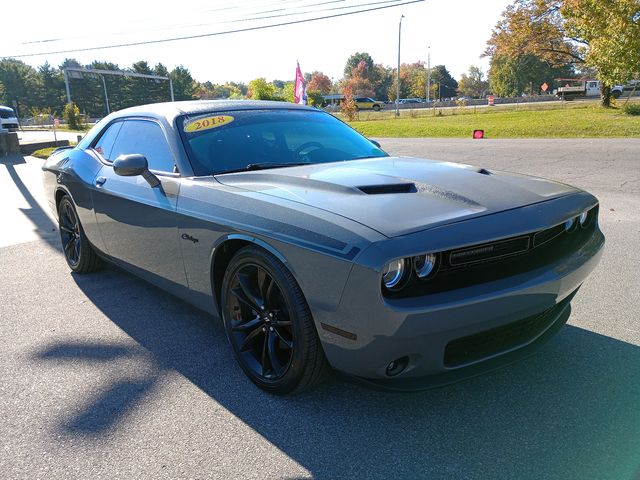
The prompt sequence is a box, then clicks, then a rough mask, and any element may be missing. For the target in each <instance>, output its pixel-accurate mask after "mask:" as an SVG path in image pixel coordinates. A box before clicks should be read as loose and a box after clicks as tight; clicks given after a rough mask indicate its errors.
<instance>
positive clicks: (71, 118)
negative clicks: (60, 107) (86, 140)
mask: <svg viewBox="0 0 640 480" xmlns="http://www.w3.org/2000/svg"><path fill="white" fill-rule="evenodd" d="M62 117H63V118H64V119H65V121H66V122H67V125H69V128H70V129H71V130H84V128H85V127H86V125H85V124H84V121H83V118H82V115H80V109H79V108H78V106H77V105H76V104H75V103H73V102H71V103H67V104H66V105H65V107H64V112H63V113H62Z"/></svg>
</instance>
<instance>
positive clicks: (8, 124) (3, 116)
mask: <svg viewBox="0 0 640 480" xmlns="http://www.w3.org/2000/svg"><path fill="white" fill-rule="evenodd" d="M0 128H5V129H7V130H9V131H10V132H15V131H16V130H18V128H20V125H19V124H18V117H17V116H16V112H14V111H13V108H11V107H4V106H2V105H0Z"/></svg>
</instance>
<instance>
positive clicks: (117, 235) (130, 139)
mask: <svg viewBox="0 0 640 480" xmlns="http://www.w3.org/2000/svg"><path fill="white" fill-rule="evenodd" d="M115 130H117V133H116V137H115V138H113V139H112V145H111V144H109V142H106V145H105V146H103V147H102V148H101V149H100V150H98V153H99V154H101V155H102V157H103V159H104V160H105V164H104V165H103V167H102V169H101V170H100V172H99V173H98V175H97V177H96V180H95V182H96V189H95V192H94V202H93V203H94V208H95V214H96V221H97V223H98V226H99V229H100V232H101V234H102V238H103V240H104V245H105V248H106V250H107V253H108V254H109V255H111V256H112V257H114V258H116V259H118V260H121V261H122V262H125V263H126V264H127V265H128V266H131V267H134V269H135V270H136V273H139V274H143V276H144V272H146V273H148V274H151V275H146V277H147V278H148V279H150V280H151V281H154V283H158V284H165V283H166V281H168V282H170V283H171V284H178V285H182V286H186V275H185V273H184V265H183V260H182V254H181V253H180V245H179V240H178V227H177V219H176V203H177V199H178V192H179V188H180V178H179V174H178V173H177V172H176V166H175V159H174V158H173V154H172V153H171V149H170V148H169V145H168V143H167V139H166V137H165V133H164V130H163V128H162V127H161V125H160V124H159V123H156V122H155V121H152V120H148V119H140V118H136V119H127V120H124V121H122V125H121V127H120V128H119V130H118V129H117V128H116V129H115ZM107 150H108V151H107ZM134 153H138V154H142V155H144V156H145V157H146V158H147V162H148V164H149V170H151V172H152V173H154V174H155V175H156V177H157V178H158V179H159V180H160V186H158V187H155V188H153V187H151V186H150V185H149V183H148V182H147V181H146V180H145V179H144V178H143V177H142V176H133V177H123V176H120V175H116V173H115V172H114V170H113V166H112V165H111V164H112V162H113V160H115V159H116V158H118V157H119V156H120V155H125V154H134ZM140 270H142V271H140ZM165 286H166V285H165Z"/></svg>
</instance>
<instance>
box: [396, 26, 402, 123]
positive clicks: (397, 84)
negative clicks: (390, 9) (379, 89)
mask: <svg viewBox="0 0 640 480" xmlns="http://www.w3.org/2000/svg"><path fill="white" fill-rule="evenodd" d="M403 18H404V15H400V23H399V24H398V71H397V72H396V117H399V116H400V38H401V34H402V19H403Z"/></svg>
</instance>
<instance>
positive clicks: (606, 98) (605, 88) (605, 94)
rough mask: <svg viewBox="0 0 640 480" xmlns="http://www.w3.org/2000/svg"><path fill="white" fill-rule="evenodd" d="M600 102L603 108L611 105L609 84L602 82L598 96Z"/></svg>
mask: <svg viewBox="0 0 640 480" xmlns="http://www.w3.org/2000/svg"><path fill="white" fill-rule="evenodd" d="M600 104H601V105H602V106H603V107H604V108H609V107H610V106H611V87H610V86H609V85H605V84H604V83H603V84H602V95H601V97H600Z"/></svg>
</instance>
